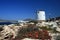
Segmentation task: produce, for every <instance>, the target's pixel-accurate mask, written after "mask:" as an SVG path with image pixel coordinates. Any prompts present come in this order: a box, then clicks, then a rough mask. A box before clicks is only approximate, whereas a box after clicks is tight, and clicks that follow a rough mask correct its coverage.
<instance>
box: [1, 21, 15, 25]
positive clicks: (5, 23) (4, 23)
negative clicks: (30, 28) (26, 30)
mask: <svg viewBox="0 0 60 40" xmlns="http://www.w3.org/2000/svg"><path fill="white" fill-rule="evenodd" d="M9 24H14V23H12V22H0V25H9Z"/></svg>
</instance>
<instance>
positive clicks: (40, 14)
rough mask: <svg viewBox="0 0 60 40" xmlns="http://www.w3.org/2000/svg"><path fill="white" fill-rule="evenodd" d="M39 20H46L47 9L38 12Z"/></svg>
mask: <svg viewBox="0 0 60 40" xmlns="http://www.w3.org/2000/svg"><path fill="white" fill-rule="evenodd" d="M37 20H38V21H45V20H46V16H45V11H42V10H40V11H38V12H37Z"/></svg>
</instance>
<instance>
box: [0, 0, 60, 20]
mask: <svg viewBox="0 0 60 40" xmlns="http://www.w3.org/2000/svg"><path fill="white" fill-rule="evenodd" d="M37 10H45V12H46V18H47V19H48V18H49V17H50V18H52V17H58V16H60V0H0V19H7V20H21V19H26V18H32V19H36V16H37V15H36V11H37Z"/></svg>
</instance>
